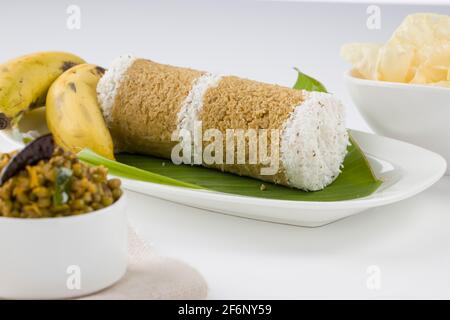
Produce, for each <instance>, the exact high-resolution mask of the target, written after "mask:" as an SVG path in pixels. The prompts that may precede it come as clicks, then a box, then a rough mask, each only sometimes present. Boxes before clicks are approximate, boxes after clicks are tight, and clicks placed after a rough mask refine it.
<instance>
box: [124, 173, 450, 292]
mask: <svg viewBox="0 0 450 320" xmlns="http://www.w3.org/2000/svg"><path fill="white" fill-rule="evenodd" d="M449 190H450V177H444V178H443V179H442V180H441V181H440V182H438V183H437V184H436V185H434V186H433V187H431V188H430V189H429V190H427V191H425V192H424V193H422V194H420V195H418V196H416V197H414V198H412V199H409V200H405V201H402V202H400V203H397V204H395V205H390V206H386V207H381V208H377V209H371V210H369V211H366V212H365V213H362V214H359V215H356V216H353V217H350V218H347V219H344V220H341V221H338V222H335V223H332V224H330V225H327V226H324V227H321V228H313V229H311V228H301V227H294V226H287V225H280V224H273V223H267V222H258V221H253V220H247V219H242V218H235V217H231V216H226V215H220V214H211V213H210V212H206V211H203V210H198V209H194V208H189V207H185V206H181V205H176V204H172V203H169V202H167V201H164V200H158V199H154V198H149V197H146V196H143V195H139V194H134V193H132V194H130V204H131V207H130V212H131V215H130V218H131V222H132V224H133V226H135V227H136V228H137V232H138V233H139V234H140V235H142V236H143V237H145V238H146V239H147V240H149V241H152V242H153V245H154V246H155V247H156V248H157V249H158V250H159V251H160V252H161V253H164V254H167V255H170V256H174V257H177V258H179V259H183V260H184V261H186V262H188V263H190V264H191V265H192V266H194V267H196V268H197V269H198V270H199V271H200V272H201V273H202V274H203V275H204V277H205V278H206V281H207V282H208V285H209V288H210V293H209V298H210V299H232V298H234V299H240V298H241V299H263V298H268V299H270V298H274V299H283V298H285V299H299V298H358V299H360V298H447V299H449V298H450V276H449V270H450V250H449V247H450V244H449V243H450V210H449V208H450V197H449ZM370 266H378V267H379V268H380V271H381V273H380V276H381V277H380V280H381V283H380V289H379V290H371V289H369V287H368V286H367V285H366V282H367V281H368V280H369V274H368V273H367V269H368V268H369V267H370Z"/></svg>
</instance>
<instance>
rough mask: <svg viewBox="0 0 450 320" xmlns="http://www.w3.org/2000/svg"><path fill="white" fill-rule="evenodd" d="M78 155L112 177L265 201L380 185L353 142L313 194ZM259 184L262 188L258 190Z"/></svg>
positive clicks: (339, 196) (156, 163) (140, 161)
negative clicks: (334, 173) (338, 168)
mask: <svg viewBox="0 0 450 320" xmlns="http://www.w3.org/2000/svg"><path fill="white" fill-rule="evenodd" d="M78 156H79V158H80V159H81V160H83V161H85V162H87V163H90V164H93V165H104V166H106V167H107V168H108V169H109V170H110V173H111V174H113V175H117V176H120V177H124V178H130V179H136V180H141V181H147V182H153V183H159V184H164V185H172V186H179V187H188V188H195V189H207V190H212V191H218V192H225V193H230V194H235V195H241V196H251V197H258V198H266V199H278V200H297V201H342V200H350V199H356V198H361V197H365V196H368V195H370V194H372V193H373V192H374V191H375V190H376V189H377V188H378V187H379V186H380V185H381V181H380V180H378V179H376V178H375V176H374V175H373V173H372V171H371V169H370V166H369V164H368V162H367V160H366V158H365V157H364V154H363V153H362V151H361V150H360V149H359V147H358V145H357V144H356V143H355V142H352V144H351V145H350V146H349V150H348V154H347V157H346V158H345V161H344V168H343V170H342V173H341V174H340V175H339V177H338V178H337V179H336V180H335V181H334V182H333V183H332V184H331V185H329V186H328V187H326V188H325V189H323V190H321V191H315V192H304V191H301V190H297V189H292V188H288V187H284V186H280V185H275V184H271V183H267V182H261V181H259V180H256V179H252V178H247V177H240V176H236V175H233V174H229V173H224V172H220V171H216V170H212V169H207V168H203V167H200V166H190V165H175V164H173V163H172V162H171V161H170V160H167V159H160V158H156V157H151V156H141V155H135V154H117V155H116V157H117V161H111V160H108V159H106V158H103V157H101V156H99V155H97V154H95V153H94V152H92V151H90V150H86V149H85V150H83V151H81V152H80V153H79V155H78ZM262 184H264V186H265V188H261V185H262ZM262 189H264V190H262Z"/></svg>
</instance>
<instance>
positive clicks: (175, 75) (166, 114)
mask: <svg viewBox="0 0 450 320" xmlns="http://www.w3.org/2000/svg"><path fill="white" fill-rule="evenodd" d="M123 75H124V76H123V78H122V80H121V82H120V86H118V87H117V88H116V90H117V92H116V95H115V99H114V108H112V109H111V114H110V116H109V128H110V130H111V134H112V136H113V139H114V143H115V145H116V147H117V148H118V149H119V150H122V151H128V152H142V153H147V154H151V155H155V156H159V157H168V156H169V157H170V152H171V150H172V148H173V146H174V145H175V144H176V142H172V141H171V135H172V132H173V131H175V130H176V129H177V124H178V120H177V116H178V113H179V112H180V108H181V104H182V102H183V101H184V99H186V97H187V95H188V94H189V92H190V90H191V88H192V83H193V82H194V80H195V79H197V78H198V77H199V76H201V75H202V72H200V71H195V70H191V69H186V68H177V67H172V66H167V65H163V64H158V63H155V62H152V61H150V60H144V59H135V60H134V61H132V63H130V65H129V68H127V70H126V73H125V74H123Z"/></svg>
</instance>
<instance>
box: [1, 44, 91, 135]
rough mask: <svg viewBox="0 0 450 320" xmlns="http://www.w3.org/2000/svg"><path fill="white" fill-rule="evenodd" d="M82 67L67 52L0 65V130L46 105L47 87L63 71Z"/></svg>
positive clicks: (75, 57)
mask: <svg viewBox="0 0 450 320" xmlns="http://www.w3.org/2000/svg"><path fill="white" fill-rule="evenodd" d="M81 63H85V61H84V60H83V59H81V58H80V57H78V56H76V55H73V54H71V53H66V52H39V53H33V54H29V55H26V56H22V57H19V58H16V59H13V60H10V61H8V62H6V63H3V64H1V65H0V129H5V128H7V127H9V125H10V123H11V121H14V120H15V119H16V118H17V117H18V116H20V115H21V114H22V113H23V112H26V111H27V110H29V109H32V108H33V107H39V106H41V105H43V104H44V103H45V96H46V94H47V91H48V89H49V87H50V85H51V84H52V83H53V81H55V80H56V78H58V77H59V76H60V75H61V74H62V73H63V72H64V71H66V70H68V69H70V68H71V67H73V66H75V65H77V64H81Z"/></svg>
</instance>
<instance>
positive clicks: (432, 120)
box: [345, 72, 450, 174]
mask: <svg viewBox="0 0 450 320" xmlns="http://www.w3.org/2000/svg"><path fill="white" fill-rule="evenodd" d="M345 81H346V84H347V87H348V90H349V93H350V96H351V97H352V99H353V102H354V103H355V105H356V106H357V108H358V109H359V111H360V112H361V114H362V116H363V117H364V119H365V120H366V121H367V123H368V124H369V126H370V127H371V128H372V129H373V131H375V132H376V133H377V134H380V135H383V136H388V137H392V138H395V139H398V140H403V141H407V142H410V143H413V144H416V145H419V146H421V147H424V148H426V149H430V150H432V151H435V152H437V153H439V154H441V155H442V156H443V157H444V158H446V160H447V162H449V163H450V141H449V139H450V88H441V87H433V86H426V85H413V84H403V83H393V82H383V81H374V80H366V79H361V78H358V77H355V76H354V75H353V74H352V72H348V73H346V74H345ZM411 160H412V161H413V160H414V159H411ZM447 174H450V170H449V169H447Z"/></svg>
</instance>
